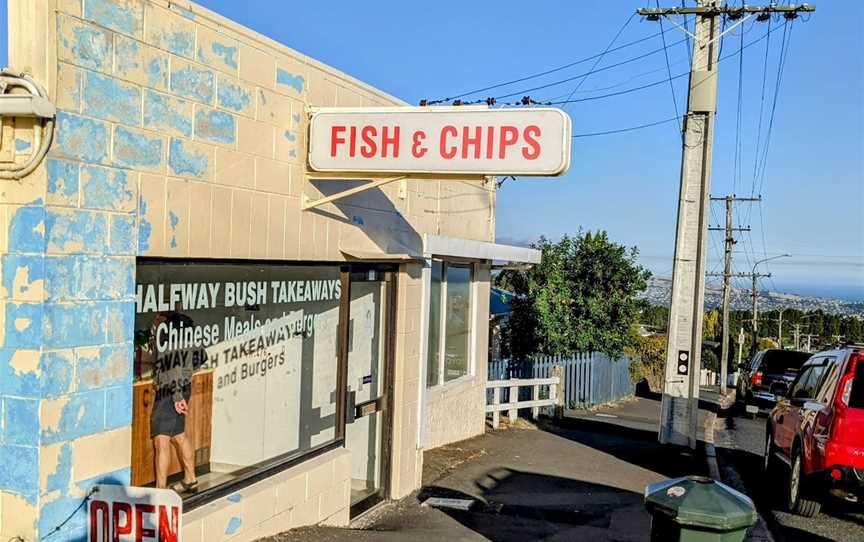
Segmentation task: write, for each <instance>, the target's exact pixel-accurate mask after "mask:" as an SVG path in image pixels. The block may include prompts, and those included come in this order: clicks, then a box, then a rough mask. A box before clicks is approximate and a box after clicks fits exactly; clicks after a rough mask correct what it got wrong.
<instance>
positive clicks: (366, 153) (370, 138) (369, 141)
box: [360, 126, 378, 158]
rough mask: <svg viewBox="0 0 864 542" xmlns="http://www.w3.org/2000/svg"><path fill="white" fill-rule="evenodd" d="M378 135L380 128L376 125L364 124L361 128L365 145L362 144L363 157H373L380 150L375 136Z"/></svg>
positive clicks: (361, 135) (361, 152) (361, 136)
mask: <svg viewBox="0 0 864 542" xmlns="http://www.w3.org/2000/svg"><path fill="white" fill-rule="evenodd" d="M377 135H378V129H377V128H375V127H374V126H364V127H363V129H362V130H360V138H361V139H363V145H361V146H360V154H361V155H363V158H372V157H373V156H375V153H376V152H378V143H376V141H375V139H374V138H375V136H377Z"/></svg>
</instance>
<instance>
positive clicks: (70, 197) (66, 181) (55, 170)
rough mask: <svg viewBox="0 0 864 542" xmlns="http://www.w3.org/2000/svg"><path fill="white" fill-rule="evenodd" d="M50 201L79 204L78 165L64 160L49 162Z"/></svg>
mask: <svg viewBox="0 0 864 542" xmlns="http://www.w3.org/2000/svg"><path fill="white" fill-rule="evenodd" d="M45 167H46V169H47V172H48V201H50V202H52V203H64V204H67V205H77V204H78V163H77V162H66V161H63V160H48V161H47V162H46V165H45Z"/></svg>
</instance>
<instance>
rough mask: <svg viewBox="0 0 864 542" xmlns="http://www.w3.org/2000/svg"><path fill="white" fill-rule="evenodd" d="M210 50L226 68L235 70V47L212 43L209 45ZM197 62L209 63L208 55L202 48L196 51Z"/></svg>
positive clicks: (216, 42)
mask: <svg viewBox="0 0 864 542" xmlns="http://www.w3.org/2000/svg"><path fill="white" fill-rule="evenodd" d="M210 50H211V51H212V52H213V54H214V55H216V56H218V57H219V58H221V59H222V61H223V62H224V63H225V65H226V66H228V67H229V68H234V69H235V70H236V69H237V47H235V46H231V45H225V44H224V43H219V42H218V41H214V42H213V43H212V44H211V45H210ZM198 61H199V62H201V63H203V64H210V63H211V60H210V56H209V54H208V53H206V52H205V50H204V49H203V48H199V49H198Z"/></svg>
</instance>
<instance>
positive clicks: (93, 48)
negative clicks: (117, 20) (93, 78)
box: [57, 17, 114, 71]
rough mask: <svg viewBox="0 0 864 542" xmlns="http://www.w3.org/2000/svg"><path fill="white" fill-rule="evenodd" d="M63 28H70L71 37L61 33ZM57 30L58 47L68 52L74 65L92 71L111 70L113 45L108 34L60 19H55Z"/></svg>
mask: <svg viewBox="0 0 864 542" xmlns="http://www.w3.org/2000/svg"><path fill="white" fill-rule="evenodd" d="M64 26H66V27H69V28H71V30H72V32H71V35H69V33H68V32H64V31H63V30H64ZM57 30H58V38H59V45H60V47H61V48H62V49H65V50H66V51H68V52H69V55H70V56H71V57H72V58H74V59H75V63H76V64H78V65H79V66H81V67H83V68H91V69H94V70H101V71H110V70H111V66H112V63H113V60H114V59H113V54H114V45H113V41H112V39H111V34H110V33H109V32H107V31H105V30H102V29H101V28H95V27H92V26H90V25H86V24H83V23H80V22H78V21H76V20H74V19H70V18H62V17H58V18H57Z"/></svg>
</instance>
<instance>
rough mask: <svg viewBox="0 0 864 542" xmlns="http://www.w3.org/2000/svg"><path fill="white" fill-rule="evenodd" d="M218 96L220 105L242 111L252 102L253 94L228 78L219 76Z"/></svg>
mask: <svg viewBox="0 0 864 542" xmlns="http://www.w3.org/2000/svg"><path fill="white" fill-rule="evenodd" d="M218 86H219V90H218V92H217V93H216V98H217V100H218V101H219V106H220V107H224V108H225V109H231V110H232V111H237V112H238V113H239V112H242V111H244V110H245V109H246V108H248V107H249V106H250V105H251V104H252V96H251V94H250V93H249V91H247V90H246V89H244V88H243V87H241V86H240V85H236V84H232V83H231V81H230V80H228V79H227V78H223V77H220V78H219V85H218Z"/></svg>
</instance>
